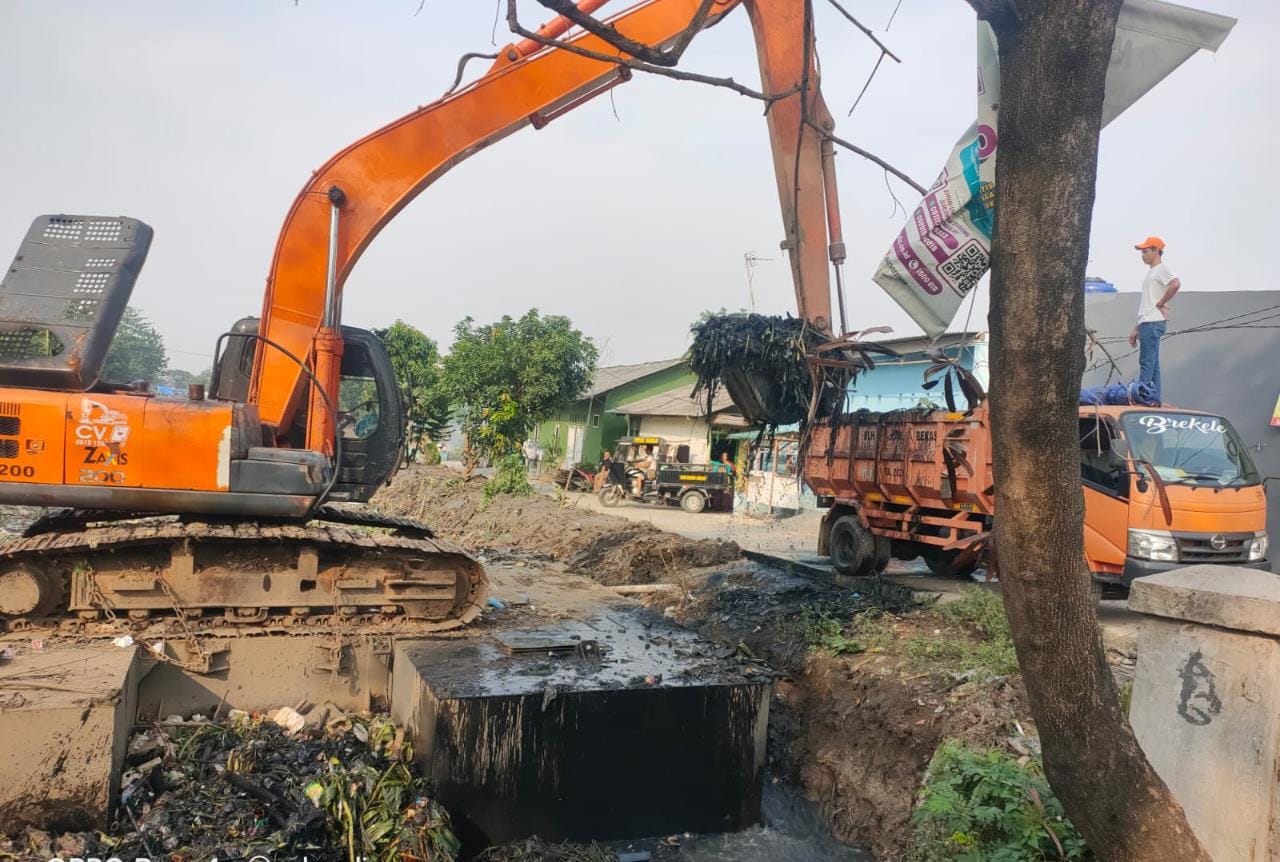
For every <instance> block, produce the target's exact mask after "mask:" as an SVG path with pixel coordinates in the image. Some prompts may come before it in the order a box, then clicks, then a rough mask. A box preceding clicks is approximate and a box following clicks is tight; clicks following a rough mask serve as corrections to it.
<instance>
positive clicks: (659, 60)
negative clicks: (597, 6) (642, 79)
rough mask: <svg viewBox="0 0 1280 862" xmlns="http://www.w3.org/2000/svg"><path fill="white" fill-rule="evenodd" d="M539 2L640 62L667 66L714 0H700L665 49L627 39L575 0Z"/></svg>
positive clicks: (677, 58)
mask: <svg viewBox="0 0 1280 862" xmlns="http://www.w3.org/2000/svg"><path fill="white" fill-rule="evenodd" d="M538 2H539V3H540V4H542V5H543V6H545V7H546V8H547V9H550V10H551V11H552V12H555V13H556V14H558V15H563V16H564V17H565V18H567V19H568V20H570V21H572V22H573V23H574V24H576V25H577V26H579V27H581V28H582V29H583V30H586V31H587V32H588V33H590V34H592V35H593V36H598V37H599V38H601V39H603V40H604V41H606V42H608V43H609V44H610V45H612V46H613V47H615V48H617V49H618V50H619V51H624V52H626V53H627V54H630V55H631V56H632V57H634V58H636V59H637V60H640V61H641V62H644V63H650V64H652V65H654V66H663V67H668V68H670V67H673V66H675V65H676V64H677V63H679V62H680V57H681V55H682V54H684V51H685V49H686V48H688V47H689V43H690V42H692V41H693V37H694V36H696V35H697V34H698V33H699V31H701V30H702V28H703V25H705V24H706V21H707V16H708V15H710V14H711V6H712V4H714V2H715V0H702V3H701V4H700V5H699V6H698V11H697V12H695V13H694V15H693V18H692V19H691V20H690V21H689V26H687V27H685V28H684V30H682V31H681V32H680V35H679V36H677V37H676V41H675V42H674V43H673V44H672V46H671V48H670V49H669V50H665V51H664V50H662V49H661V48H654V47H653V46H652V45H646V44H645V43H643V42H637V41H635V40H634V39H628V38H627V37H626V36H624V35H622V34H621V33H619V32H618V30H617V28H616V27H614V26H613V25H612V24H606V23H605V22H603V21H600V20H599V19H598V18H595V17H594V16H592V15H589V14H587V13H586V12H583V11H582V10H580V9H579V8H578V4H577V3H575V2H574V0H538Z"/></svg>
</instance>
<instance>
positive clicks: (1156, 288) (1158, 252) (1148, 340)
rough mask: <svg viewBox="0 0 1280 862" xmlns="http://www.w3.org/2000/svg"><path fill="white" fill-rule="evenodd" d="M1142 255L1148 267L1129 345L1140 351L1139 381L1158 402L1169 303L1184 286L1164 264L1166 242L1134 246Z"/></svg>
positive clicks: (1152, 240)
mask: <svg viewBox="0 0 1280 862" xmlns="http://www.w3.org/2000/svg"><path fill="white" fill-rule="evenodd" d="M1134 248H1135V249H1137V250H1138V251H1140V252H1142V262H1143V263H1145V264H1146V265H1147V267H1148V269H1147V275H1146V277H1145V278H1144V279H1143V280H1142V296H1141V297H1140V298H1139V300H1138V322H1137V324H1135V325H1134V327H1133V332H1131V333H1129V346H1130V347H1137V348H1138V351H1139V352H1138V381H1139V382H1140V383H1146V384H1149V385H1150V386H1151V388H1152V390H1153V391H1154V394H1155V399H1156V403H1161V402H1162V401H1163V398H1162V396H1161V393H1160V339H1161V338H1163V337H1164V331H1165V329H1166V328H1167V327H1168V325H1169V303H1170V301H1172V300H1173V297H1174V294H1176V293H1177V292H1178V289H1179V288H1181V287H1182V282H1181V281H1179V280H1178V278H1177V276H1175V275H1174V274H1173V273H1172V272H1170V271H1169V267H1168V265H1167V264H1165V262H1164V240H1162V239H1161V238H1160V237H1158V236H1149V237H1147V238H1146V239H1144V240H1143V241H1142V242H1140V243H1138V244H1137V245H1135V246H1134Z"/></svg>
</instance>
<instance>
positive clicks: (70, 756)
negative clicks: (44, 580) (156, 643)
mask: <svg viewBox="0 0 1280 862" xmlns="http://www.w3.org/2000/svg"><path fill="white" fill-rule="evenodd" d="M5 645H10V644H0V646H5ZM12 647H13V649H14V650H15V652H16V656H15V657H14V659H13V660H12V661H9V662H7V663H5V664H3V665H0V739H3V740H4V745H3V746H0V826H3V828H4V829H17V828H20V827H22V826H28V825H29V826H34V827H36V828H40V829H54V830H72V831H80V830H86V829H94V828H97V829H103V828H106V827H107V825H108V822H109V821H108V812H109V810H110V808H111V803H112V802H113V800H114V799H115V797H116V794H117V792H118V789H119V788H118V785H117V782H118V781H119V776H120V772H121V769H122V767H123V765H124V758H125V752H126V749H127V747H128V744H129V732H130V730H131V729H132V727H133V718H134V713H135V709H136V700H137V687H138V678H139V676H140V675H141V672H142V671H141V664H140V662H139V661H138V660H137V656H136V650H135V649H132V648H130V649H121V648H119V647H116V646H114V645H112V644H111V643H110V642H106V643H99V644H94V645H88V646H85V645H80V646H60V647H54V646H50V647H49V648H47V649H42V650H33V649H30V648H29V647H28V646H26V645H25V644H23V642H17V643H16V644H12Z"/></svg>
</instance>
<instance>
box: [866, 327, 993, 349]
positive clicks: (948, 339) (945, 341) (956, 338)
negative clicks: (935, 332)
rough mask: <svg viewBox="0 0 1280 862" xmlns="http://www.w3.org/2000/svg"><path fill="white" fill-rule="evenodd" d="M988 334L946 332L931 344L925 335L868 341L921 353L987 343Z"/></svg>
mask: <svg viewBox="0 0 1280 862" xmlns="http://www.w3.org/2000/svg"><path fill="white" fill-rule="evenodd" d="M986 340H987V334H986V333H985V332H964V331H957V332H950V331H948V332H944V333H943V334H942V335H939V336H938V338H937V340H936V341H934V342H930V341H929V339H928V338H927V337H926V336H923V335H906V336H902V337H900V338H874V337H872V338H868V339H866V341H867V342H868V343H871V344H883V345H884V346H885V347H890V348H893V349H894V350H896V351H898V352H899V353H904V354H906V353H921V352H923V351H925V350H928V349H930V348H934V347H954V346H956V345H957V344H961V343H965V342H974V341H986Z"/></svg>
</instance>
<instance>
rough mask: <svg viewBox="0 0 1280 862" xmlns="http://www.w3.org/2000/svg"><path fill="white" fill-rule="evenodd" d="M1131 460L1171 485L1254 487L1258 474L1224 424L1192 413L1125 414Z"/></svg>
mask: <svg viewBox="0 0 1280 862" xmlns="http://www.w3.org/2000/svg"><path fill="white" fill-rule="evenodd" d="M1124 432H1125V436H1127V437H1128V438H1129V445H1130V447H1131V448H1132V450H1133V457H1134V458H1135V459H1139V460H1143V461H1148V462H1150V463H1151V465H1152V466H1153V467H1155V469H1156V472H1157V473H1159V474H1160V478H1161V479H1163V480H1164V481H1165V482H1167V483H1169V484H1187V485H1212V486H1216V487H1226V486H1239V485H1256V484H1257V483H1258V481H1259V479H1258V471H1257V469H1256V468H1255V467H1254V466H1253V461H1251V460H1250V459H1249V455H1248V453H1247V452H1245V448H1244V444H1243V443H1241V442H1240V437H1239V435H1237V434H1236V431H1235V429H1234V428H1232V427H1231V425H1230V423H1228V422H1227V420H1225V419H1223V418H1221V417H1218V416H1203V415H1199V414H1196V413H1167V412H1159V413H1156V412H1145V411H1144V412H1132V413H1126V414H1124Z"/></svg>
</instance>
